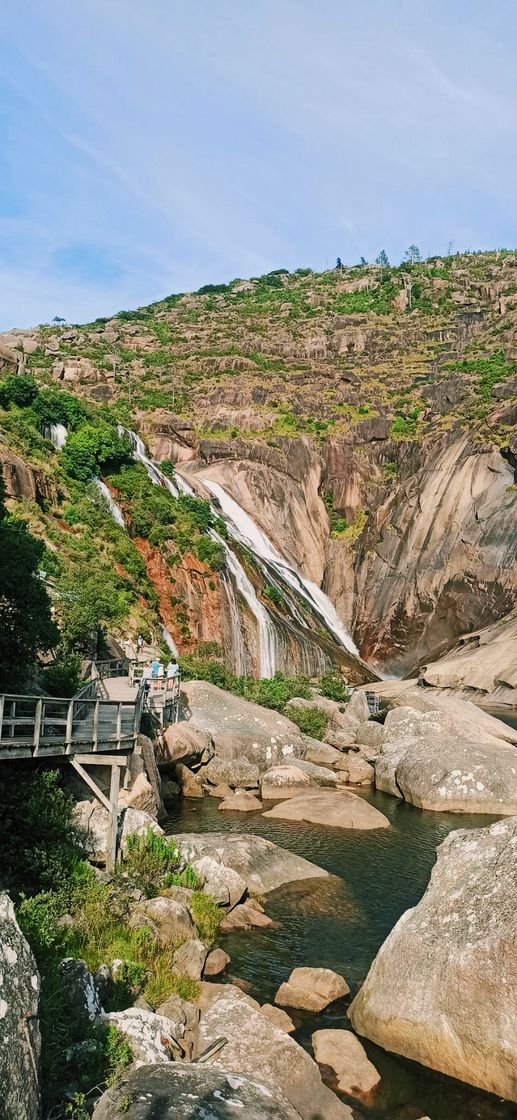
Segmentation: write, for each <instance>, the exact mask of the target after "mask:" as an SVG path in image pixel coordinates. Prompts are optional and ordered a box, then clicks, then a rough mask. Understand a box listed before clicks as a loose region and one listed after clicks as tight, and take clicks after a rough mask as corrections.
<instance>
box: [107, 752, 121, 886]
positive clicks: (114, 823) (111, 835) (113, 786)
mask: <svg viewBox="0 0 517 1120" xmlns="http://www.w3.org/2000/svg"><path fill="white" fill-rule="evenodd" d="M119 788H120V769H119V767H118V766H112V767H111V782H110V802H111V808H110V816H109V822H108V843H107V848H106V870H107V871H113V870H114V869H115V864H116V862H117V833H118V792H119Z"/></svg>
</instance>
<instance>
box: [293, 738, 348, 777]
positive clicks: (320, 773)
mask: <svg viewBox="0 0 517 1120" xmlns="http://www.w3.org/2000/svg"><path fill="white" fill-rule="evenodd" d="M330 749H331V750H332V747H331V748H330ZM336 754H339V751H336ZM340 757H341V759H342V756H340ZM296 766H297V767H298V769H300V770H301V771H302V773H303V774H307V777H308V778H310V779H311V781H312V782H313V783H314V785H317V786H330V787H332V786H336V785H337V784H338V782H340V781H341V775H340V774H339V773H337V771H336V770H331V769H329V767H328V766H318V765H317V764H316V763H315V762H308V761H307V759H306V758H300V759H298V761H297V763H296Z"/></svg>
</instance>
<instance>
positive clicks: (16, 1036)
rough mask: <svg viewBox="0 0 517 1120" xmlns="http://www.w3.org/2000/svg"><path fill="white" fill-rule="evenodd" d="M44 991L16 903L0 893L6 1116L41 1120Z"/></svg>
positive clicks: (1, 1072)
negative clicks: (41, 1006) (40, 1018)
mask: <svg viewBox="0 0 517 1120" xmlns="http://www.w3.org/2000/svg"><path fill="white" fill-rule="evenodd" d="M39 991H40V980H39V975H38V970H37V967H36V961H35V960H34V957H33V955H32V953H31V950H30V949H29V946H28V944H27V942H26V940H25V938H24V936H23V934H22V932H21V930H20V927H19V925H18V923H17V921H16V917H15V913H14V906H13V904H12V902H11V899H10V898H9V896H8V895H7V894H0V1085H1V1105H0V1111H1V1112H2V1115H3V1116H5V1117H6V1118H7V1120H39V1115H40V1091H39V1081H38V1068H39V1058H40V1051H41V1039H40V1030H39V1023H38V1002H39ZM2 1110H5V1111H2Z"/></svg>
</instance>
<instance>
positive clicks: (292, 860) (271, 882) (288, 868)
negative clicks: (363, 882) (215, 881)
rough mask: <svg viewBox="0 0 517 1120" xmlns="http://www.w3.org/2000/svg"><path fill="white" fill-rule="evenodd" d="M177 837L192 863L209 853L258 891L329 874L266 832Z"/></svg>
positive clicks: (201, 833) (186, 833)
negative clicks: (267, 835)
mask: <svg viewBox="0 0 517 1120" xmlns="http://www.w3.org/2000/svg"><path fill="white" fill-rule="evenodd" d="M346 796H351V795H350V794H348V795H346ZM173 839H174V840H175V841H176V844H177V846H178V848H179V850H180V852H181V854H182V856H183V858H184V859H185V860H187V861H188V862H189V863H193V861H196V860H199V859H201V858H202V857H203V856H209V857H211V858H212V859H214V860H215V861H217V862H218V863H220V864H221V865H222V866H223V867H230V868H232V870H233V871H236V872H237V874H238V875H240V876H241V878H242V879H243V880H244V882H245V884H246V887H247V889H248V890H249V891H252V892H254V893H256V894H268V893H269V891H274V890H276V889H277V887H282V886H284V884H285V883H294V882H297V881H298V880H303V879H315V878H327V877H328V872H327V871H324V870H323V868H322V867H317V866H316V864H315V863H309V860H306V859H303V858H302V857H301V856H297V855H295V854H294V853H293V852H287V851H285V850H284V848H279V847H278V846H277V845H276V844H272V843H271V841H270V840H264V839H263V837H262V836H252V835H249V836H245V835H242V834H239V833H234V832H178V833H175V835H174V836H173Z"/></svg>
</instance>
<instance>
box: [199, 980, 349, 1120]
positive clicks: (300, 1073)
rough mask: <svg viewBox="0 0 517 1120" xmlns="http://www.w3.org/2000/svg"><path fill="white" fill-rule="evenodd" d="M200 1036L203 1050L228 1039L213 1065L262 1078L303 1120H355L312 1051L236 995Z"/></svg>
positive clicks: (217, 1006)
mask: <svg viewBox="0 0 517 1120" xmlns="http://www.w3.org/2000/svg"><path fill="white" fill-rule="evenodd" d="M199 1037H200V1045H201V1046H208V1045H209V1044H210V1043H211V1042H214V1041H215V1040H216V1039H217V1038H221V1037H223V1038H226V1039H227V1040H228V1041H227V1043H226V1046H224V1047H223V1049H222V1050H221V1051H220V1053H219V1054H217V1055H216V1056H215V1057H214V1058H212V1060H211V1064H212V1066H217V1067H218V1068H219V1069H225V1070H230V1071H231V1072H232V1073H234V1074H237V1075H239V1076H240V1075H241V1074H244V1075H245V1076H248V1077H260V1078H262V1079H263V1080H264V1081H265V1082H266V1084H267V1085H268V1086H269V1087H270V1088H271V1089H272V1090H274V1091H275V1092H280V1093H281V1094H282V1095H283V1096H285V1097H286V1098H287V1100H289V1101H290V1103H291V1105H292V1106H293V1107H294V1108H295V1109H296V1110H297V1111H298V1113H299V1115H300V1116H301V1117H302V1120H314V1118H315V1117H322V1118H323V1117H324V1118H325V1120H351V1118H352V1113H351V1111H350V1109H349V1108H348V1107H347V1105H345V1104H342V1103H341V1101H339V1100H338V1099H337V1097H335V1096H334V1094H333V1093H332V1092H331V1090H330V1089H327V1088H326V1086H325V1085H324V1084H323V1082H322V1080H321V1076H320V1072H319V1070H318V1067H317V1065H316V1063H315V1062H313V1060H312V1058H310V1057H309V1055H308V1054H307V1053H306V1051H305V1050H302V1047H301V1046H299V1045H298V1043H296V1042H295V1041H294V1039H292V1038H290V1037H289V1035H288V1034H287V1033H286V1032H285V1031H284V1030H281V1029H279V1028H278V1027H275V1026H274V1024H273V1023H272V1022H271V1021H270V1020H269V1019H267V1018H266V1016H265V1015H262V1014H261V1012H260V1010H255V1009H254V1008H253V1007H250V1006H249V1005H248V1004H247V1003H245V1002H244V1001H243V1000H242V999H239V998H237V997H236V996H235V994H234V993H233V992H229V993H228V995H227V996H225V997H223V998H221V999H218V1000H217V1002H216V1003H214V1004H213V1005H212V1007H210V1008H209V1009H208V1011H206V1012H205V1014H204V1015H202V1017H201V1023H200V1028H199Z"/></svg>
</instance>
